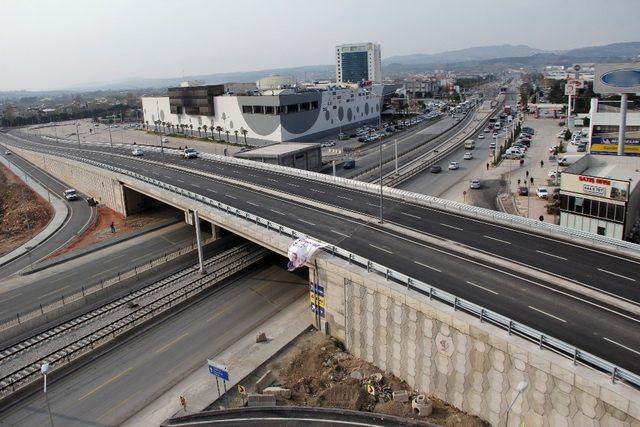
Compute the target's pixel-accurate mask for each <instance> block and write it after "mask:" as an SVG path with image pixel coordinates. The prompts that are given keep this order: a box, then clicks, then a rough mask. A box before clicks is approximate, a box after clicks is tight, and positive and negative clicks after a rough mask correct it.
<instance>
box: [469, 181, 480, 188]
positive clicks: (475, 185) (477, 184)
mask: <svg viewBox="0 0 640 427" xmlns="http://www.w3.org/2000/svg"><path fill="white" fill-rule="evenodd" d="M469 188H472V189H474V190H477V189H479V188H480V180H479V179H478V178H474V179H472V180H471V181H470V182H469Z"/></svg>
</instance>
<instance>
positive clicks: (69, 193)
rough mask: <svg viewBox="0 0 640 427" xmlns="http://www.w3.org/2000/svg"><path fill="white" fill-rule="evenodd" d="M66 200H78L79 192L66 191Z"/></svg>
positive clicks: (70, 189)
mask: <svg viewBox="0 0 640 427" xmlns="http://www.w3.org/2000/svg"><path fill="white" fill-rule="evenodd" d="M64 198H65V199H67V200H78V192H77V191H76V190H75V189H73V188H69V189H68V190H64Z"/></svg>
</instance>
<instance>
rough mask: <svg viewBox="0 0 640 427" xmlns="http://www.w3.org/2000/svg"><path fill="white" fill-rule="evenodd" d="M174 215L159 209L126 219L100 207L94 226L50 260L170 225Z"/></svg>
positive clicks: (171, 212)
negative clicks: (113, 230)
mask: <svg viewBox="0 0 640 427" xmlns="http://www.w3.org/2000/svg"><path fill="white" fill-rule="evenodd" d="M172 214H173V211H172V210H171V209H170V208H167V209H163V208H157V209H154V210H153V211H148V212H143V213H140V214H136V215H131V216H129V217H127V218H125V217H124V215H122V214H120V213H118V212H116V211H114V210H112V209H109V208H108V207H106V206H98V214H97V216H96V218H95V220H94V222H93V224H92V225H91V226H90V227H89V228H88V229H87V230H86V231H85V232H84V233H83V234H82V235H81V236H79V237H78V238H76V239H75V240H73V241H71V243H70V244H69V245H67V246H66V247H64V248H62V249H60V250H58V251H56V252H55V253H53V254H52V255H51V256H50V257H49V258H55V257H57V256H60V255H63V254H66V253H69V252H73V251H77V250H79V249H82V248H86V247H88V246H91V245H94V244H96V243H101V242H104V241H107V240H109V239H113V238H115V237H120V236H122V235H123V234H127V233H131V232H133V231H137V230H140V229H142V228H146V227H152V226H154V225H158V224H162V223H168V222H169V221H171V220H173V216H172ZM111 223H113V225H114V227H115V233H113V232H112V231H111Z"/></svg>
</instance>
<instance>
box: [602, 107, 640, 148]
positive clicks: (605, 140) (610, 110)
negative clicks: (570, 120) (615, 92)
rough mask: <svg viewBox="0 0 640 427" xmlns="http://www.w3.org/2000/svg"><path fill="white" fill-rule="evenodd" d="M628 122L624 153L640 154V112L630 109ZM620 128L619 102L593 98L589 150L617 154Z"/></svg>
mask: <svg viewBox="0 0 640 427" xmlns="http://www.w3.org/2000/svg"><path fill="white" fill-rule="evenodd" d="M616 103H617V102H616ZM617 104H618V103H617ZM626 124H627V125H626V127H625V130H626V131H625V138H624V155H625V156H640V112H638V111H628V112H627V121H626ZM619 129H620V107H619V104H618V105H610V104H606V103H604V102H599V101H598V99H597V98H593V99H591V110H590V112H589V152H590V153H591V154H611V155H615V154H617V152H618V137H619V135H618V131H619Z"/></svg>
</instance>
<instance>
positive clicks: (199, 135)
mask: <svg viewBox="0 0 640 427" xmlns="http://www.w3.org/2000/svg"><path fill="white" fill-rule="evenodd" d="M201 130H202V126H198V138H202V134H201V133H200V131H201Z"/></svg>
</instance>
